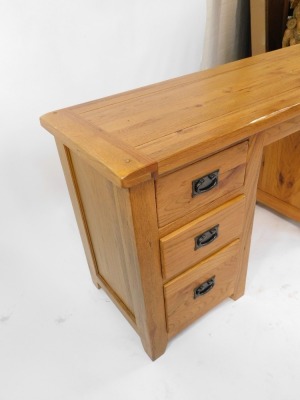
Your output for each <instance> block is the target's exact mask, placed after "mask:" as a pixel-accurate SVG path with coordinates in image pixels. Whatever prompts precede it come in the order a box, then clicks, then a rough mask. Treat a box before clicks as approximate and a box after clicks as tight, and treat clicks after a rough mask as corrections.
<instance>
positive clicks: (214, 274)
mask: <svg viewBox="0 0 300 400" xmlns="http://www.w3.org/2000/svg"><path fill="white" fill-rule="evenodd" d="M238 254H239V240H236V241H235V242H233V243H231V244H230V245H228V246H227V247H225V248H223V249H222V250H220V251H219V252H218V253H216V254H214V255H213V256H211V257H209V258H207V259H206V260H204V261H202V262H201V263H200V264H198V265H196V266H195V267H193V268H191V269H190V270H188V271H186V272H185V273H183V274H182V275H180V276H178V277H177V278H175V279H173V280H172V281H170V282H169V283H167V284H166V285H165V286H164V294H165V304H166V316H167V327H168V335H169V336H170V337H171V336H174V335H175V334H176V333H178V332H179V331H180V330H182V329H183V328H185V327H186V326H187V325H189V324H190V323H191V322H193V321H194V320H196V319H197V318H198V317H200V316H202V315H203V314H204V313H206V312H207V311H209V310H210V309H211V308H213V307H215V306H216V305H217V304H219V303H220V302H221V301H223V300H224V299H226V298H227V297H229V296H231V295H232V294H233V292H234V285H235V280H236V273H237V266H238Z"/></svg>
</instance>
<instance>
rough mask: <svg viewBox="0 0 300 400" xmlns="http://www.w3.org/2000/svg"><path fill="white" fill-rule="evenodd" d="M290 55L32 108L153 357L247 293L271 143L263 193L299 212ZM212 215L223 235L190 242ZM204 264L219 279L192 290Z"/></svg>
mask: <svg viewBox="0 0 300 400" xmlns="http://www.w3.org/2000/svg"><path fill="white" fill-rule="evenodd" d="M299 56H300V47H299V46H293V47H290V48H286V49H282V50H279V51H276V52H273V53H268V54H262V55H260V56H257V57H253V58H250V59H245V60H242V61H238V62H234V63H231V64H226V65H224V66H221V67H218V68H215V69H212V70H207V71H203V72H199V73H195V74H191V75H187V76H184V77H180V78H176V79H173V80H170V81H166V82H162V83H159V84H155V85H152V86H148V87H146V88H141V89H137V90H134V91H131V92H127V93H123V94H119V95H115V96H111V97H109V98H106V99H100V100H95V101H92V102H89V103H86V104H82V105H79V106H72V107H69V108H66V109H64V110H59V111H55V112H53V113H49V114H46V115H44V116H43V117H41V123H42V125H43V126H44V127H45V128H46V129H47V130H49V132H51V133H52V134H53V135H54V136H55V139H56V141H57V147H58V151H59V154H60V157H61V161H62V166H63V169H64V173H65V176H66V180H67V184H68V187H69V192H70V196H71V199H72V203H73V206H74V210H75V215H76V218H77V222H78V225H79V229H80V233H81V237H82V241H83V244H84V247H85V252H86V255H87V259H88V263H89V267H90V271H91V275H92V279H93V281H94V283H95V285H96V286H97V287H99V286H101V287H102V288H103V289H104V290H105V291H106V292H107V293H108V295H109V296H110V297H111V299H112V301H113V302H114V303H115V304H116V306H117V307H118V308H119V310H120V311H121V312H122V313H123V315H124V316H125V317H126V318H127V320H128V321H129V322H130V324H131V325H132V326H133V327H134V329H135V330H136V331H137V333H138V334H139V336H140V338H141V340H142V343H143V346H144V348H145V351H146V352H147V354H148V355H149V356H150V357H151V359H156V358H157V357H159V356H160V355H161V354H162V353H163V352H164V351H165V348H166V345H167V342H168V339H169V338H170V337H172V336H173V335H175V334H176V333H177V332H179V331H180V330H181V329H183V328H184V327H185V326H186V325H187V324H189V323H191V322H192V321H193V320H194V319H195V318H197V317H198V316H200V315H202V314H203V313H204V312H206V311H208V310H209V309H211V308H212V307H213V306H214V305H216V304H218V303H219V302H220V301H222V300H223V299H225V298H227V297H232V298H233V299H237V298H239V297H240V296H241V295H242V294H243V293H244V290H245V283H246V273H247V264H248V257H249V249H250V242H251V231H252V225H253V214H254V207H255V202H256V192H257V182H258V178H259V171H260V167H261V164H262V157H263V149H264V147H266V146H268V145H270V147H267V148H266V152H265V155H264V164H263V170H262V175H261V178H260V184H259V187H260V190H259V191H258V195H259V199H260V200H261V201H263V202H265V203H267V204H269V205H270V206H272V207H274V208H276V209H277V210H280V211H284V213H285V214H286V215H289V216H290V217H293V218H295V219H298V216H299V214H298V210H299V208H300V205H299V200H300V197H299V192H300V171H299V167H300V161H299V160H300V159H299V145H300V144H299V140H300V139H299V133H298V132H299V131H300V117H299V115H300V103H299V91H300V87H299V76H300V64H299V62H298V58H299ZM290 135H291V136H290ZM276 141H280V142H279V143H277V144H274V145H273V144H272V143H275V142H276ZM217 169H219V170H220V181H219V185H218V186H217V187H214V188H212V189H211V190H210V191H209V192H206V193H203V194H200V195H199V196H194V197H192V181H193V180H195V179H197V178H201V177H202V176H204V175H207V174H209V173H210V172H213V171H216V170H217ZM278 176H280V180H279V183H280V185H279V186H278ZM274 199H276V201H274ZM275 203H276V204H275ZM231 221H233V222H232V223H231ZM217 224H219V227H220V236H219V237H218V238H217V239H216V240H215V241H214V242H212V243H211V244H209V245H207V246H206V247H205V249H204V248H202V249H199V250H196V251H195V250H194V242H195V236H197V235H200V234H201V233H202V232H203V231H205V230H207V229H210V228H212V227H213V226H214V225H217ZM232 241H234V242H232ZM160 246H161V247H160ZM223 246H226V247H223ZM207 257H208V258H207ZM212 274H213V275H214V276H216V284H215V287H214V288H213V289H212V290H211V291H209V292H207V293H206V294H204V295H203V296H201V297H200V298H199V299H198V298H197V299H195V300H194V299H193V290H194V288H195V287H196V285H200V284H201V283H203V282H205V281H206V280H207V279H209V278H210V277H211V275H212ZM191 294H192V295H191ZM99 345H101V344H99Z"/></svg>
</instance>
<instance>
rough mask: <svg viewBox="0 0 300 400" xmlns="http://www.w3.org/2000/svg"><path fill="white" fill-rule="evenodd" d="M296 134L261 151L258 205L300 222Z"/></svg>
mask: <svg viewBox="0 0 300 400" xmlns="http://www.w3.org/2000/svg"><path fill="white" fill-rule="evenodd" d="M299 159H300V132H297V133H294V134H293V135H290V136H288V137H286V138H284V139H282V140H280V141H278V142H275V143H273V144H271V145H269V146H267V147H265V149H264V155H263V162H262V168H261V172H260V178H259V182H258V188H259V190H258V195H257V198H258V201H259V202H261V203H263V204H266V205H267V206H269V207H271V208H273V209H274V210H276V211H278V212H280V213H282V214H284V215H286V216H288V217H290V218H293V219H296V220H297V221H300V163H299Z"/></svg>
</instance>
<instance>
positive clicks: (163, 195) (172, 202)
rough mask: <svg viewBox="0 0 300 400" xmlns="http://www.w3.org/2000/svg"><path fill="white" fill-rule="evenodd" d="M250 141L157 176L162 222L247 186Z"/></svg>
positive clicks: (157, 191) (157, 192) (160, 219)
mask: <svg viewBox="0 0 300 400" xmlns="http://www.w3.org/2000/svg"><path fill="white" fill-rule="evenodd" d="M247 151H248V142H243V143H240V144H238V145H236V146H234V147H231V148H229V149H227V150H224V151H222V152H220V153H218V154H215V155H213V156H211V157H209V158H206V159H204V160H201V161H199V162H197V163H195V164H192V165H190V166H188V167H186V168H183V169H181V170H179V171H177V172H174V173H173V174H170V175H167V176H165V177H162V178H160V179H158V180H157V182H156V196H157V213H158V223H159V226H160V227H161V226H165V225H167V224H169V223H170V222H172V221H174V220H176V219H177V218H179V217H181V216H183V215H185V214H187V213H188V212H191V211H193V210H194V209H196V208H197V207H201V206H203V205H205V204H208V203H210V202H212V201H213V200H215V199H217V198H219V197H221V196H224V195H226V194H228V193H230V192H232V191H234V190H235V189H238V188H239V187H241V186H243V184H244V178H245V167H246V158H247Z"/></svg>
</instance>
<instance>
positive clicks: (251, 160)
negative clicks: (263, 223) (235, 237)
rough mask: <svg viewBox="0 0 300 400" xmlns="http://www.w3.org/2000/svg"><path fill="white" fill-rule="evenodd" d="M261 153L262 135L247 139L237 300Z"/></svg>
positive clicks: (243, 281) (242, 288) (244, 270)
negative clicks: (247, 149) (244, 201)
mask: <svg viewBox="0 0 300 400" xmlns="http://www.w3.org/2000/svg"><path fill="white" fill-rule="evenodd" d="M262 154H263V136H262V135H256V136H254V137H252V138H250V139H249V151H248V158H247V168H246V177H245V196H246V213H245V215H246V217H245V222H244V230H243V235H242V237H241V252H240V264H239V271H238V274H237V281H236V285H235V291H234V294H233V296H232V298H233V299H234V300H237V299H238V298H239V297H241V296H242V295H243V294H244V292H245V284H246V276H247V267H248V258H249V250H250V243H251V234H252V227H253V217H254V209H255V203H256V188H257V182H258V177H259V171H260V166H261V159H262Z"/></svg>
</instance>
